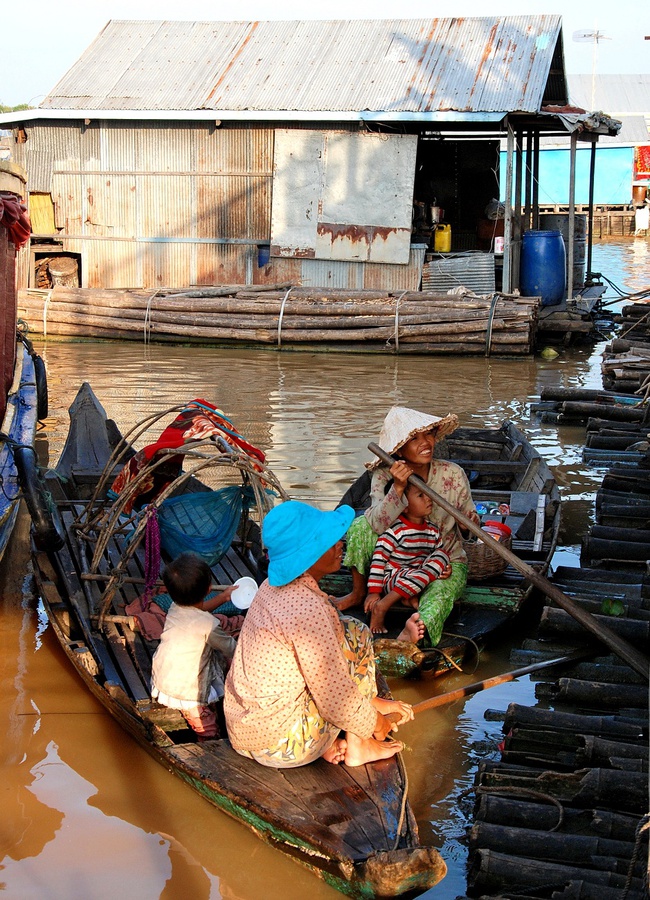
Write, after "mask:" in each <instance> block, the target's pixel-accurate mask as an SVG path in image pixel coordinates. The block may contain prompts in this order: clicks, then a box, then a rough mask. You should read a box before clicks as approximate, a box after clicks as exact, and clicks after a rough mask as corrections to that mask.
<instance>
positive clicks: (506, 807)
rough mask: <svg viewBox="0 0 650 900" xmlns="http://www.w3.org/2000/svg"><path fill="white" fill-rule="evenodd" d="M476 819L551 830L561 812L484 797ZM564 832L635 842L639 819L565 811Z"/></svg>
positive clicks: (545, 806)
mask: <svg viewBox="0 0 650 900" xmlns="http://www.w3.org/2000/svg"><path fill="white" fill-rule="evenodd" d="M475 818H476V819H477V820H478V821H482V822H492V823H494V824H495V825H511V826H513V827H519V828H526V827H530V824H531V823H535V825H536V826H537V827H538V828H540V829H543V830H544V831H549V830H550V829H551V828H556V827H557V825H558V821H559V810H558V809H557V808H556V807H554V806H550V805H548V804H544V803H535V802H534V801H533V800H530V801H524V800H522V799H518V800H515V799H512V798H509V797H499V796H497V795H496V794H481V795H480V797H479V798H478V804H477V809H476V812H475ZM562 819H563V821H562V830H563V831H564V832H565V833H567V834H574V833H575V834H585V833H587V834H595V835H599V836H600V837H604V838H611V839H612V840H618V841H625V842H626V843H634V832H635V829H636V826H637V824H638V821H639V820H638V818H637V817H636V816H629V815H624V814H623V813H616V812H612V811H611V810H606V809H594V810H591V809H571V808H569V807H565V808H564V809H563V811H562Z"/></svg>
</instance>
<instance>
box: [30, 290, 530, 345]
mask: <svg viewBox="0 0 650 900" xmlns="http://www.w3.org/2000/svg"><path fill="white" fill-rule="evenodd" d="M539 304H540V300H539V298H536V297H532V298H531V297H519V296H511V295H504V294H499V293H495V294H492V295H489V296H487V297H486V296H476V295H474V294H471V293H467V292H466V293H459V294H441V293H434V292H429V291H404V292H401V293H391V292H389V291H373V290H363V291H346V290H318V289H315V288H304V287H293V286H290V285H271V286H266V285H265V286H263V287H262V286H255V285H247V286H241V285H240V286H237V285H231V286H226V287H221V288H201V289H197V290H189V289H188V290H186V291H162V290H161V291H155V292H145V291H135V290H123V291H119V290H99V289H85V288H76V289H75V288H66V287H55V288H53V289H52V290H50V291H43V290H35V289H27V290H22V291H20V292H19V315H21V316H22V317H23V318H25V319H26V320H27V321H28V323H29V325H30V329H31V332H32V333H36V334H44V335H57V336H66V337H71V338H80V337H85V338H107V339H119V340H138V341H166V342H169V341H172V342H178V343H199V344H213V345H214V344H219V345H230V344H237V343H245V344H249V345H251V344H253V345H256V344H261V345H263V346H267V347H273V348H277V349H281V348H286V347H290V348H291V349H314V348H316V349H337V350H339V349H340V350H354V351H364V352H365V351H371V350H375V351H377V352H386V351H389V352H395V353H465V354H481V355H486V354H492V355H495V354H496V355H522V354H523V355H526V354H530V353H532V352H533V350H534V344H535V332H536V326H537V319H538V310H539Z"/></svg>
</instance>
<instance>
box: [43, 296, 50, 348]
mask: <svg viewBox="0 0 650 900" xmlns="http://www.w3.org/2000/svg"><path fill="white" fill-rule="evenodd" d="M51 299H52V291H48V292H47V296H46V297H45V303H44V304H43V338H46V337H47V309H48V306H49V305H50V300H51Z"/></svg>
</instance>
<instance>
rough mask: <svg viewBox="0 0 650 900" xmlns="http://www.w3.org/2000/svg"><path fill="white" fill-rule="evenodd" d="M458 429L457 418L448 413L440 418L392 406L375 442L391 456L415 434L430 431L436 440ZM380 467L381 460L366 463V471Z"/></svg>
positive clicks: (404, 407)
mask: <svg viewBox="0 0 650 900" xmlns="http://www.w3.org/2000/svg"><path fill="white" fill-rule="evenodd" d="M457 428H458V418H457V416H455V415H454V414H453V413H448V414H447V415H446V416H443V417H442V418H441V417H440V416H430V415H428V414H427V413H422V412H418V410H416V409H409V408H408V407H406V406H393V407H392V409H389V410H388V412H387V414H386V418H385V419H384V424H383V426H382V429H381V434H380V435H379V441H378V442H377V443H378V444H379V446H380V447H381V449H382V450H385V451H386V453H390V454H391V455H392V454H394V453H397V451H398V450H399V449H400V448H401V447H403V446H404V444H406V443H408V441H410V440H411V438H413V437H415V435H416V434H422V433H423V432H428V431H432V432H434V433H435V436H436V440H439V439H440V438H442V437H444V436H445V435H446V434H451V432H452V431H455V430H456V429H457ZM380 465H381V460H380V459H376V460H374V462H371V463H366V468H367V469H370V470H372V469H376V468H377V466H380Z"/></svg>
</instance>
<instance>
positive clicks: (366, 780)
mask: <svg viewBox="0 0 650 900" xmlns="http://www.w3.org/2000/svg"><path fill="white" fill-rule="evenodd" d="M70 414H71V427H70V433H69V439H68V442H67V443H66V446H65V449H64V451H63V454H62V457H61V461H60V464H59V467H57V468H58V469H59V474H61V473H63V474H65V476H66V479H67V480H66V481H65V482H63V481H61V480H59V479H52V480H50V481H49V482H48V488H49V489H50V490H51V492H52V494H53V495H54V496H55V497H56V498H57V510H58V516H57V523H56V524H57V528H58V533H59V535H60V537H61V539H62V540H61V546H58V547H57V544H58V543H59V542H58V541H55V540H52V541H49V542H48V541H47V540H46V541H43V540H40V541H34V544H33V561H34V570H35V575H36V579H37V584H38V588H39V592H40V595H41V597H42V599H43V603H44V605H45V609H46V611H47V614H48V616H49V619H50V622H51V624H52V627H53V629H54V632H55V633H56V635H57V637H58V639H59V641H60V643H61V646H62V647H63V649H64V651H65V653H66V655H67V657H68V659H69V660H70V661H71V663H72V664H73V665H74V667H75V669H76V670H77V672H78V673H79V675H80V677H81V678H82V680H83V681H84V683H85V684H86V686H87V687H88V689H89V690H90V691H92V693H93V694H94V695H95V696H96V697H97V698H98V699H99V700H100V702H101V703H103V704H104V706H105V707H106V708H107V710H108V711H109V712H110V713H111V715H113V716H114V717H115V718H116V719H117V720H118V721H119V722H120V723H121V725H122V726H123V727H124V728H125V729H126V731H128V732H129V734H131V735H132V737H134V738H135V739H136V740H137V741H138V743H139V744H140V745H141V746H143V747H144V748H145V749H146V750H147V751H148V752H149V753H151V754H152V755H153V756H154V757H155V758H156V759H157V760H158V761H159V762H161V763H162V764H163V765H164V766H165V767H166V768H168V769H169V770H170V771H171V772H174V773H175V774H176V775H178V776H179V777H181V778H182V779H183V780H185V781H186V782H187V783H188V784H189V785H191V786H192V787H193V788H194V789H195V790H197V791H198V792H199V793H201V794H202V795H203V796H204V797H205V798H206V799H207V800H208V801H209V802H210V803H212V804H213V805H214V806H216V807H218V808H219V809H221V810H222V811H223V812H225V813H227V814H228V815H230V816H232V817H233V818H235V819H238V820H239V821H241V822H242V823H244V824H245V825H246V826H247V827H248V828H250V829H251V830H252V831H254V832H255V834H257V835H258V836H259V837H261V838H262V839H263V840H265V841H267V842H268V843H270V844H272V845H273V846H276V847H277V848H279V849H281V850H282V851H283V852H284V853H286V854H288V855H290V856H291V857H293V858H294V859H296V860H297V861H298V862H300V863H302V864H303V865H305V866H307V867H308V868H310V869H311V870H312V871H313V872H315V873H316V874H317V875H319V876H320V877H321V878H323V879H324V880H325V881H327V883H328V884H330V885H331V886H332V887H334V888H336V889H338V890H340V891H342V892H343V893H345V894H348V895H349V896H352V897H365V898H370V897H391V896H396V895H399V894H401V893H405V892H414V891H415V892H418V891H423V890H425V889H426V888H428V887H430V886H432V885H434V884H436V883H437V882H438V881H440V880H441V878H442V877H443V876H444V874H445V871H446V867H445V864H444V862H443V861H442V859H441V857H440V855H439V854H438V852H437V851H436V850H435V849H434V848H432V847H429V846H422V845H421V844H420V841H419V837H418V828H417V824H416V822H415V819H414V816H413V813H412V811H411V808H410V806H409V803H408V800H407V796H406V790H407V787H406V785H407V782H406V775H405V771H404V769H403V764H402V761H401V759H400V758H399V757H396V758H394V759H390V760H384V761H380V762H376V763H372V764H369V765H366V766H361V767H358V768H347V767H345V766H333V765H330V764H328V763H326V762H323V761H318V762H316V763H313V764H311V765H308V766H304V767H302V768H298V769H290V770H274V769H269V768H265V767H263V766H260V765H258V764H256V763H254V762H252V761H250V760H247V759H245V758H244V757H242V756H239V755H238V754H237V753H235V752H234V751H233V749H232V748H231V746H230V744H229V742H228V741H227V740H226V739H217V740H213V741H207V742H205V743H197V742H196V741H195V738H194V735H193V733H192V732H191V731H189V730H188V729H187V726H186V723H185V721H184V719H183V718H182V716H181V715H180V713H178V711H176V710H172V709H168V708H166V707H163V706H160V705H159V704H157V703H156V702H154V701H153V700H152V699H151V696H150V676H151V658H152V655H153V653H154V651H155V648H156V644H157V642H156V641H151V640H147V639H146V638H145V636H144V635H143V633H142V632H141V631H139V630H137V629H134V628H133V627H132V625H133V624H134V622H133V619H132V618H130V617H129V616H128V615H126V614H125V606H126V605H128V604H129V603H130V602H131V601H132V600H134V599H135V598H137V597H138V594H139V592H140V591H141V590H142V582H143V581H144V555H143V553H142V543H140V544H139V545H138V546H137V547H136V548H135V550H134V549H133V544H134V543H136V544H137V527H136V537H135V538H133V537H131V539H130V542H129V543H128V545H127V533H126V532H127V530H128V529H126V530H125V528H123V527H121V526H120V525H118V524H117V523H115V522H114V523H112V525H111V529H112V530H111V532H110V534H109V535H106V527H105V526H106V523H107V522H109V523H110V514H111V505H110V503H108V502H107V501H106V500H105V499H104V495H105V487H106V486H107V485H108V484H109V483H110V481H111V478H112V474H113V473H114V471H115V470H116V469H117V468H118V467H119V465H120V463H121V460H122V459H123V456H121V455H119V454H116V453H114V452H113V451H114V448H115V447H116V446H118V445H119V442H120V438H119V434H118V432H117V429H116V428H115V426H114V424H113V423H111V422H109V421H107V420H106V416H105V414H104V411H103V409H102V408H101V406H100V405H99V404H98V402H97V401H96V398H95V397H94V395H93V393H92V391H91V390H90V388H89V386H88V385H84V386H83V387H82V389H81V390H80V392H79V395H78V396H77V399H76V400H75V401H74V403H73V404H72V406H71V408H70ZM184 449H185V450H186V453H187V455H186V457H185V460H186V462H185V468H186V469H189V468H191V467H192V466H193V467H194V468H197V469H198V468H199V467H201V471H202V472H205V471H206V470H209V469H210V461H209V460H207V457H208V456H209V455H210V454H212V456H213V457H214V459H213V462H214V467H218V466H220V465H221V464H222V463H224V462H228V464H229V465H232V464H233V463H234V464H235V465H239V466H240V467H242V468H241V469H240V471H244V472H245V473H246V475H247V477H252V476H251V471H252V469H251V466H250V459H248V458H246V459H243V458H239V459H233V458H232V457H230V458H229V459H228V460H224V456H226V455H227V454H224V453H223V452H221V451H220V450H219V449H218V447H217V446H216V445H215V444H214V443H213V444H212V446H211V447H206V446H205V445H201V446H198V445H197V446H196V447H195V448H194V449H193V450H192V451H191V452H187V445H186V447H185V448H184ZM127 452H129V451H127ZM130 452H132V451H130ZM111 454H113V455H112V459H111V460H110V462H109V463H108V464H107V465H106V468H105V469H104V468H103V466H104V463H105V461H106V459H107V458H108V457H110V456H111ZM188 461H189V463H190V465H189V466H188ZM109 470H111V471H110V476H109V474H108V471H109ZM261 475H262V477H263V478H264V480H265V482H266V483H267V485H268V484H270V485H271V486H274V487H276V489H277V490H278V491H279V492H281V494H282V495H283V492H282V491H281V488H280V487H279V485H278V484H277V482H276V480H275V477H274V476H273V474H272V473H271V472H270V471H268V470H266V469H265V470H264V471H263V472H262V473H261ZM184 477H185V478H186V479H187V476H184ZM98 485H103V487H101V489H100V490H99V491H97V486H98ZM185 485H186V486H187V485H191V486H192V487H194V488H195V489H196V488H197V484H193V483H192V480H191V479H189V480H186V481H185ZM131 528H133V526H131ZM141 534H142V532H141V533H140V536H141ZM48 543H49V546H45V544H48ZM127 547H128V549H127ZM98 548H99V550H101V552H98ZM248 549H249V548H247V546H246V545H245V543H243V542H242V543H239V544H237V543H235V542H233V546H231V548H230V550H229V551H228V553H227V554H226V556H225V557H223V558H222V560H221V561H220V562H219V563H218V564H217V565H215V566H214V567H213V572H214V575H215V579H216V581H217V582H218V583H231V582H232V581H233V580H235V579H236V578H237V577H239V576H241V575H245V574H248V575H250V574H256V573H255V572H254V571H253V569H252V566H251V562H250V556H249V555H248V553H247V551H248ZM93 557H94V558H95V563H94V564H93V562H92V558H93Z"/></svg>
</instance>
